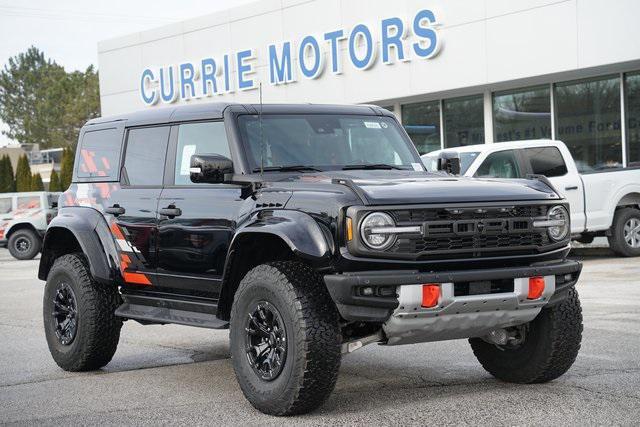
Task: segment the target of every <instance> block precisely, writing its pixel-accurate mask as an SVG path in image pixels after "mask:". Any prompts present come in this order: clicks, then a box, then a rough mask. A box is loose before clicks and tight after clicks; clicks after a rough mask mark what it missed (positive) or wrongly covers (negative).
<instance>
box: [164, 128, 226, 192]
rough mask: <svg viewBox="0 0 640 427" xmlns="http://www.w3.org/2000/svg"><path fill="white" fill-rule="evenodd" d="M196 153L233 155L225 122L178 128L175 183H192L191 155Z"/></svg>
mask: <svg viewBox="0 0 640 427" xmlns="http://www.w3.org/2000/svg"><path fill="white" fill-rule="evenodd" d="M194 154H219V155H221V156H225V157H231V154H229V143H228V142H227V134H226V132H225V130H224V122H208V123H190V124H184V125H180V128H179V129H178V148H177V152H176V169H175V175H174V177H175V184H176V185H191V184H193V183H192V182H191V175H190V173H189V167H190V166H191V156H193V155H194Z"/></svg>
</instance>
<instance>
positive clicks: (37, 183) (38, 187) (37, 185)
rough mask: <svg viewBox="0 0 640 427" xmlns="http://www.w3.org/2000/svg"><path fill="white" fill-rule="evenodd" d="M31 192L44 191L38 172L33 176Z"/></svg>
mask: <svg viewBox="0 0 640 427" xmlns="http://www.w3.org/2000/svg"><path fill="white" fill-rule="evenodd" d="M31 191H44V183H43V182H42V177H41V176H40V174H39V173H38V172H36V173H34V174H33V175H31Z"/></svg>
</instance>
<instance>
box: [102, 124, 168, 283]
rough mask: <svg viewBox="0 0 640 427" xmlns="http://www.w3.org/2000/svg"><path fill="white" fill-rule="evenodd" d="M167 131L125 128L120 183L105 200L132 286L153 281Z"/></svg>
mask: <svg viewBox="0 0 640 427" xmlns="http://www.w3.org/2000/svg"><path fill="white" fill-rule="evenodd" d="M169 131H170V127H169V126H158V127H144V128H134V129H129V130H128V132H127V136H126V145H125V154H124V162H123V167H122V173H121V179H120V181H121V185H120V188H119V189H118V190H116V191H113V192H112V193H111V195H110V197H109V200H108V201H107V202H106V204H105V212H106V213H108V214H112V215H113V216H114V223H115V224H113V225H112V231H113V232H114V234H115V237H116V239H117V241H118V244H119V249H120V251H121V260H120V262H121V270H122V274H123V279H124V280H125V282H126V285H127V286H131V287H135V288H140V286H141V285H142V286H144V285H156V284H157V280H156V278H155V273H156V269H157V264H158V257H157V207H158V198H159V197H160V193H161V191H162V183H163V179H164V164H165V159H166V153H167V144H168V141H169Z"/></svg>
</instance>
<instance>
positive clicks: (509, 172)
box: [476, 150, 522, 178]
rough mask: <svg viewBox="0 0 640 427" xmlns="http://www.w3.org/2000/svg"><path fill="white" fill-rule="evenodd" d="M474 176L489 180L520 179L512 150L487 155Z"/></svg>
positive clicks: (516, 161)
mask: <svg viewBox="0 0 640 427" xmlns="http://www.w3.org/2000/svg"><path fill="white" fill-rule="evenodd" d="M476 176H479V177H491V178H521V177H522V174H521V173H520V167H519V166H518V158H517V157H516V153H515V151H514V150H505V151H497V152H495V153H491V154H489V156H488V157H487V158H486V159H485V161H484V162H482V165H481V166H480V167H479V168H478V171H477V172H476Z"/></svg>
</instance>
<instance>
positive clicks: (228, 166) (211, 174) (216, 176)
mask: <svg viewBox="0 0 640 427" xmlns="http://www.w3.org/2000/svg"><path fill="white" fill-rule="evenodd" d="M232 173H233V162H232V161H231V159H229V158H227V157H225V156H221V155H220V154H194V155H193V156H191V164H190V168H189V175H190V177H191V182H196V183H205V182H206V183H209V184H218V183H221V182H225V174H232Z"/></svg>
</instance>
